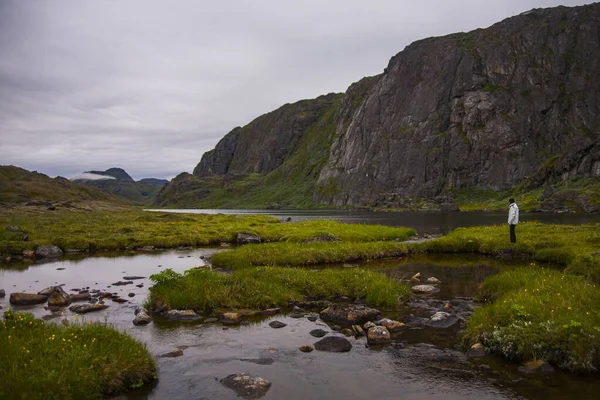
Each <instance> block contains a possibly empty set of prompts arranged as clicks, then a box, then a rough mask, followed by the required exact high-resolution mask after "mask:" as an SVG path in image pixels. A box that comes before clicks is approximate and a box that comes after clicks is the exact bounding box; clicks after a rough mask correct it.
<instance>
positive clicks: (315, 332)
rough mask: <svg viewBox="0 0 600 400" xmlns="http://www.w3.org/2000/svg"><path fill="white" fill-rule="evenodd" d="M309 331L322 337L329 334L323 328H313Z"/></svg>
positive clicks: (317, 336) (315, 335) (312, 334)
mask: <svg viewBox="0 0 600 400" xmlns="http://www.w3.org/2000/svg"><path fill="white" fill-rule="evenodd" d="M309 333H310V335H311V336H314V337H316V338H321V337H323V336H325V335H327V333H328V332H327V331H324V330H323V329H313V330H312V331H310V332H309Z"/></svg>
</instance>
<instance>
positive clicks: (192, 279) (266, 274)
mask: <svg viewBox="0 0 600 400" xmlns="http://www.w3.org/2000/svg"><path fill="white" fill-rule="evenodd" d="M150 279H152V280H153V281H154V282H155V285H154V286H152V287H151V288H150V297H149V303H150V307H152V306H168V307H170V308H174V309H193V310H196V311H197V312H203V311H208V310H212V309H220V308H264V307H271V306H275V305H277V306H287V304H288V302H289V301H297V300H303V299H305V298H313V299H331V298H334V297H337V296H348V297H354V298H363V299H365V300H366V301H367V303H368V304H371V305H373V306H386V307H395V306H396V305H398V301H399V300H400V301H402V300H406V299H408V298H409V297H410V289H409V288H408V287H406V286H404V285H402V284H400V283H397V282H394V281H393V280H391V279H389V278H387V277H385V276H384V275H383V274H379V273H376V272H371V271H366V270H360V269H353V270H348V269H327V270H320V271H309V270H306V269H300V268H282V267H255V268H246V269H243V270H239V271H236V272H234V273H232V274H223V273H218V272H214V271H210V270H203V269H192V270H189V271H186V273H185V275H184V276H180V275H179V274H177V273H175V272H173V271H168V270H165V271H163V272H161V273H160V274H156V275H152V276H151V277H150Z"/></svg>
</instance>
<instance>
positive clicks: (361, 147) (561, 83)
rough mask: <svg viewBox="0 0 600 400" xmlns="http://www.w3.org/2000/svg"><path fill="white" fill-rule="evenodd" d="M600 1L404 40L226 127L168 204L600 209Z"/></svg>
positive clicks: (163, 199)
mask: <svg viewBox="0 0 600 400" xmlns="http://www.w3.org/2000/svg"><path fill="white" fill-rule="evenodd" d="M599 136H600V4H598V3H596V4H590V5H587V6H580V7H556V8H549V9H534V10H531V11H529V12H526V13H523V14H520V15H518V16H515V17H512V18H508V19H506V20H504V21H502V22H499V23H497V24H495V25H492V26H491V27H489V28H487V29H477V30H475V31H472V32H468V33H457V34H452V35H448V36H443V37H435V38H428V39H424V40H420V41H417V42H415V43H412V44H411V45H409V46H407V47H406V48H405V49H404V50H403V51H401V52H400V53H398V54H396V55H395V56H394V57H392V59H391V60H390V62H389V64H388V66H387V68H385V70H384V72H383V73H382V74H380V75H378V76H375V77H370V78H365V79H363V80H361V81H359V82H357V83H355V84H353V85H351V86H350V87H349V89H348V90H347V91H346V93H344V94H337V95H335V94H330V95H327V96H321V97H319V98H317V99H314V100H303V101H300V102H298V103H294V104H292V105H285V106H283V107H281V108H279V109H278V110H275V111H273V112H271V113H268V114H265V115H263V116H261V117H258V118H257V119H255V120H254V121H252V122H251V123H250V124H248V125H246V126H245V127H243V128H235V129H234V130H232V131H231V132H229V133H228V134H227V135H226V136H225V137H224V138H223V139H222V140H221V141H220V142H219V143H218V144H217V146H216V147H215V149H214V150H211V151H209V152H207V153H205V154H204V156H203V157H202V159H201V161H200V163H199V164H198V166H197V167H196V168H195V169H194V172H193V175H189V174H181V175H179V176H178V177H177V178H175V179H174V180H173V181H172V182H171V183H170V184H169V185H168V186H167V187H166V188H165V189H164V190H163V191H162V192H161V193H160V194H159V196H158V198H157V203H158V204H160V205H163V206H187V207H191V206H201V207H266V206H269V205H271V206H283V207H315V206H328V207H332V206H333V207H351V208H356V207H368V208H386V209H415V208H434V209H455V208H456V203H458V205H459V207H460V208H463V209H471V208H475V209H477V208H495V207H504V206H505V204H504V203H505V200H506V198H507V197H509V196H516V197H517V198H518V200H522V201H521V204H523V206H524V208H525V209H537V210H563V211H567V210H569V211H572V210H578V211H588V212H598V211H600V140H599V139H600V137H599Z"/></svg>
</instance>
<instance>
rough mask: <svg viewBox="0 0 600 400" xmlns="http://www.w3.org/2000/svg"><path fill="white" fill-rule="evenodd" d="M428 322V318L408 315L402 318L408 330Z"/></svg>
mask: <svg viewBox="0 0 600 400" xmlns="http://www.w3.org/2000/svg"><path fill="white" fill-rule="evenodd" d="M427 322H429V318H423V317H418V316H416V315H409V316H407V317H406V318H404V324H405V325H406V326H408V327H409V328H418V327H421V326H423V325H425V324H426V323H427Z"/></svg>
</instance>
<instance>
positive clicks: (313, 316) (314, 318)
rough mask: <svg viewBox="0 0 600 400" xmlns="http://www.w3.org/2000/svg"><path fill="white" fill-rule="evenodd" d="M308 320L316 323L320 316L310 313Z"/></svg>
mask: <svg viewBox="0 0 600 400" xmlns="http://www.w3.org/2000/svg"><path fill="white" fill-rule="evenodd" d="M306 319H307V320H309V321H311V322H315V321H316V320H317V319H319V314H314V313H310V314H308V315H307V316H306Z"/></svg>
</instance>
